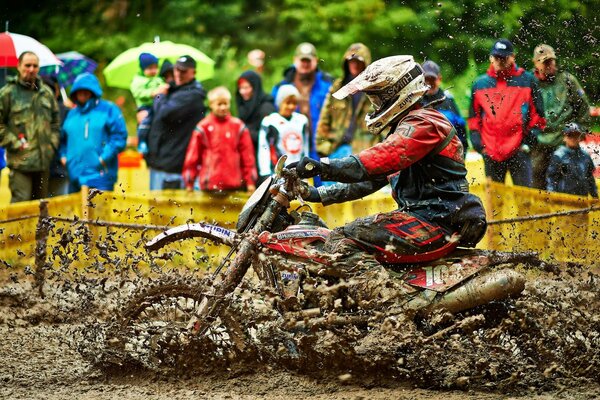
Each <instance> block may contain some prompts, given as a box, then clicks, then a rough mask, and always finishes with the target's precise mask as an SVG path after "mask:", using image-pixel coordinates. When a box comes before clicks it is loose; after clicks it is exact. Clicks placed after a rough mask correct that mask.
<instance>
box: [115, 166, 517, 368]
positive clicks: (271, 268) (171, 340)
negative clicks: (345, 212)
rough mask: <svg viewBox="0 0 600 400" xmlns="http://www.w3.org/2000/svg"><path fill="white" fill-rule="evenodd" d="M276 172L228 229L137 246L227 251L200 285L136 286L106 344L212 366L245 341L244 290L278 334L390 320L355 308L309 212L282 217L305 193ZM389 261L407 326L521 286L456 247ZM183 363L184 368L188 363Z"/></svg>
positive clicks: (198, 230) (289, 173)
mask: <svg viewBox="0 0 600 400" xmlns="http://www.w3.org/2000/svg"><path fill="white" fill-rule="evenodd" d="M284 164H285V157H282V158H281V159H280V160H279V162H278V163H277V165H276V168H275V174H274V175H273V176H271V177H269V178H268V179H267V180H266V181H264V182H263V183H262V184H261V185H260V186H259V188H258V189H257V190H256V191H255V192H254V193H253V194H252V195H251V196H250V197H249V199H248V201H247V202H246V204H245V205H244V207H243V209H242V211H241V213H240V216H239V219H238V221H237V231H233V230H229V229H225V228H223V227H220V226H217V225H211V224H206V223H190V224H186V225H182V226H179V227H175V228H172V229H169V230H167V231H165V232H163V233H161V234H159V235H158V236H156V237H155V238H153V239H152V240H150V241H149V242H148V243H147V245H146V247H147V249H148V250H149V251H156V250H158V249H160V248H163V247H165V246H166V245H167V244H169V243H172V242H174V241H179V240H184V239H189V238H204V239H206V240H208V241H210V242H213V243H215V244H217V245H220V246H229V247H230V250H229V253H228V254H227V256H226V257H224V259H223V260H222V261H221V263H220V264H219V265H218V266H217V267H216V268H215V270H214V272H213V273H212V274H210V276H207V277H205V278H204V279H203V280H201V281H195V282H187V281H184V280H181V279H179V280H175V281H167V282H161V283H159V284H158V285H156V286H152V287H149V288H143V289H142V291H141V292H140V293H138V294H136V295H135V296H133V298H132V299H131V300H129V302H128V303H127V305H126V306H125V308H124V310H123V312H122V313H121V314H120V315H119V316H118V324H117V325H118V329H119V334H118V335H117V336H119V340H114V342H117V343H119V345H120V346H121V347H122V348H124V349H129V350H131V349H133V348H135V352H136V354H137V356H138V357H139V358H145V359H146V361H148V362H152V363H154V364H157V363H158V364H162V365H170V364H176V363H177V362H180V361H181V359H179V361H176V360H175V359H174V358H172V357H175V356H173V355H172V354H175V353H177V351H179V350H181V349H182V348H186V349H188V350H190V349H194V354H202V355H203V356H204V357H210V358H211V360H213V361H216V360H219V359H220V360H223V359H228V358H230V357H234V356H235V355H239V354H243V353H244V351H245V349H247V346H248V344H249V342H252V338H251V337H252V332H251V329H250V328H248V325H247V324H246V322H247V320H249V319H250V318H249V317H247V316H245V315H244V308H243V307H242V306H240V302H239V299H240V294H239V291H240V288H241V287H244V286H246V287H251V288H253V289H251V291H252V290H253V291H254V292H260V293H262V298H264V297H267V298H269V299H270V302H269V304H270V306H271V310H272V311H273V313H274V314H275V316H274V314H273V313H271V314H269V315H270V317H268V318H274V319H278V321H279V328H280V329H283V330H287V331H294V330H305V331H306V330H314V329H327V328H329V327H335V326H338V327H339V326H345V325H353V326H357V327H365V326H368V324H369V323H372V322H373V321H374V320H376V319H378V318H379V319H381V318H382V317H385V316H386V315H389V313H390V312H392V311H391V309H390V310H387V311H386V312H383V313H382V312H381V311H382V310H381V309H379V310H369V309H363V308H361V307H360V306H358V305H357V303H356V302H355V301H353V299H352V298H351V296H350V295H349V294H348V290H347V287H346V286H344V285H343V284H342V283H341V282H343V279H344V277H343V276H340V272H339V270H336V269H335V268H332V265H333V262H334V258H335V257H334V255H331V254H328V253H326V252H325V251H323V244H324V242H325V240H326V238H327V237H328V235H329V234H330V232H331V231H330V230H329V229H328V228H327V227H326V226H325V224H324V223H323V221H322V220H321V219H320V218H319V217H318V215H316V214H314V213H312V212H310V211H303V212H298V211H297V210H293V211H289V212H288V210H290V202H291V201H292V200H295V199H299V200H300V202H302V200H301V198H302V194H305V193H306V191H307V190H308V185H307V184H306V183H304V182H303V181H302V180H301V179H299V178H298V176H297V174H296V171H295V170H294V169H287V168H284ZM301 207H303V206H301ZM299 209H301V208H300V207H299ZM452 245H454V246H455V245H456V244H452ZM394 257H395V255H394V254H393V253H388V252H386V251H385V249H383V250H382V251H381V254H378V255H377V259H378V260H380V261H381V262H382V263H384V264H385V265H386V266H387V267H388V268H389V271H390V274H391V275H392V277H393V279H394V280H396V282H398V283H400V284H402V287H403V288H404V289H405V290H404V291H403V292H402V294H401V296H400V301H397V302H396V303H395V304H396V306H395V307H393V309H394V311H393V312H394V313H396V314H405V315H410V316H411V318H414V317H416V316H420V317H424V316H427V315H431V313H433V312H436V311H440V310H442V311H443V312H449V313H459V312H462V311H465V310H468V309H472V308H474V307H477V306H481V305H484V304H488V303H490V302H494V301H498V300H503V299H507V298H509V297H514V296H517V295H519V294H520V293H521V292H522V290H523V289H524V285H525V280H524V278H523V277H522V276H521V275H520V274H519V273H517V272H516V271H514V270H513V269H511V268H510V267H507V268H499V269H497V268H494V267H496V266H499V265H500V266H501V265H502V264H507V263H515V262H520V261H522V260H515V257H514V256H513V255H511V254H508V253H497V252H489V251H483V250H475V249H459V248H457V249H456V250H454V251H453V252H452V253H451V254H450V255H449V256H446V257H443V258H441V259H437V260H432V261H430V262H425V263H420V264H408V265H406V264H405V265H393V264H390V263H389V262H388V261H389V260H390V259H394ZM519 257H521V258H522V255H520V256H519ZM251 269H252V270H253V271H254V274H250V273H249V270H251ZM250 276H256V277H255V278H254V279H252V278H250ZM257 288H258V289H257ZM259 297H260V296H259ZM142 353H143V354H144V355H143V356H141V355H140V354H142ZM180 353H181V352H180ZM187 353H188V354H190V353H189V351H187ZM184 359H186V360H188V361H189V356H187V357H185V356H184Z"/></svg>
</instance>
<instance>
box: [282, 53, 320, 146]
mask: <svg viewBox="0 0 600 400" xmlns="http://www.w3.org/2000/svg"><path fill="white" fill-rule="evenodd" d="M317 64H318V59H317V49H316V48H315V46H314V45H312V44H311V43H301V44H300V45H298V47H297V48H296V53H295V55H294V65H293V66H291V67H289V68H288V69H287V70H285V72H284V79H283V81H281V82H280V83H278V84H277V85H275V87H274V88H273V92H272V93H271V94H272V95H273V98H275V99H276V98H277V92H278V91H279V88H280V87H281V86H282V85H290V84H291V85H294V86H295V87H296V89H298V92H299V93H300V97H299V98H298V111H299V112H300V113H301V114H304V115H305V116H306V117H307V118H308V121H309V128H310V144H309V146H310V147H309V148H310V154H311V157H313V158H315V157H317V151H316V140H315V138H316V132H317V125H318V123H319V117H320V115H321V108H322V106H323V103H324V102H325V96H327V93H328V92H329V88H330V87H331V82H332V78H331V76H330V75H329V74H326V73H324V72H322V71H321V70H319V68H318V67H317Z"/></svg>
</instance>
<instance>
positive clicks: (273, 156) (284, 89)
mask: <svg viewBox="0 0 600 400" xmlns="http://www.w3.org/2000/svg"><path fill="white" fill-rule="evenodd" d="M299 98H300V93H299V92H298V89H296V87H294V86H293V85H283V86H281V87H280V88H279V91H278V92H277V98H276V99H275V105H276V106H277V108H278V109H279V112H275V113H272V114H270V115H268V116H266V117H265V118H264V119H263V121H262V123H261V126H260V131H259V132H258V159H257V165H258V175H259V177H260V178H259V181H262V180H264V178H266V177H267V176H270V175H271V174H272V173H273V168H274V166H275V164H276V163H277V160H278V159H279V157H281V156H282V155H284V154H285V155H287V156H288V158H287V162H286V164H290V163H292V162H297V161H300V159H301V158H302V157H304V156H308V154H309V132H308V129H309V128H308V118H306V116H304V115H302V114H300V113H297V112H295V111H294V110H295V109H296V108H297V106H298V99H299Z"/></svg>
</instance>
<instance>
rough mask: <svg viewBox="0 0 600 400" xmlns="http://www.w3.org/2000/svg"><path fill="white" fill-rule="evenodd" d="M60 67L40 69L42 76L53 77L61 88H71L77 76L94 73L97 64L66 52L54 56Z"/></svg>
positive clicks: (77, 54) (75, 53)
mask: <svg viewBox="0 0 600 400" xmlns="http://www.w3.org/2000/svg"><path fill="white" fill-rule="evenodd" d="M56 57H58V59H59V60H61V61H62V63H63V65H62V66H47V67H43V68H41V69H40V75H42V76H55V77H56V79H57V80H58V83H59V84H60V86H62V87H66V86H71V85H72V84H73V82H74V81H75V78H77V75H79V74H83V73H84V72H89V73H91V74H92V73H94V71H95V70H96V68H97V67H98V63H96V61H94V60H92V59H91V58H89V57H86V56H84V55H83V54H81V53H78V52H76V51H68V52H66V53H59V54H57V55H56Z"/></svg>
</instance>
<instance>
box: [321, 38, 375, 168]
mask: <svg viewBox="0 0 600 400" xmlns="http://www.w3.org/2000/svg"><path fill="white" fill-rule="evenodd" d="M370 63H371V52H370V50H369V48H368V47H367V46H365V45H364V44H362V43H354V44H352V45H350V47H348V49H347V50H346V52H345V53H344V57H343V58H342V69H343V76H342V78H339V79H337V80H336V81H335V82H333V85H331V88H330V90H329V93H328V94H327V97H326V98H325V103H324V104H323V109H322V110H321V117H320V118H319V124H318V126H317V153H318V154H319V155H320V156H323V157H329V158H343V157H347V156H349V155H350V154H355V153H359V152H361V151H362V150H364V149H367V148H369V147H371V146H372V145H374V144H375V143H377V142H379V141H380V139H381V137H379V136H378V135H373V134H371V133H370V132H369V131H368V130H367V125H366V122H365V116H366V115H367V113H368V112H369V111H370V110H371V103H370V102H369V101H368V100H367V97H366V96H365V94H364V93H363V92H357V93H355V94H353V95H352V96H348V97H346V98H344V99H342V100H337V99H336V98H334V97H333V96H332V94H333V93H335V92H337V91H338V90H339V89H340V88H341V87H342V86H344V85H346V84H347V83H348V82H350V81H351V80H353V79H354V78H356V77H357V76H358V74H360V73H361V72H362V71H364V69H365V68H366V67H367V66H368V65H369V64H370Z"/></svg>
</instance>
